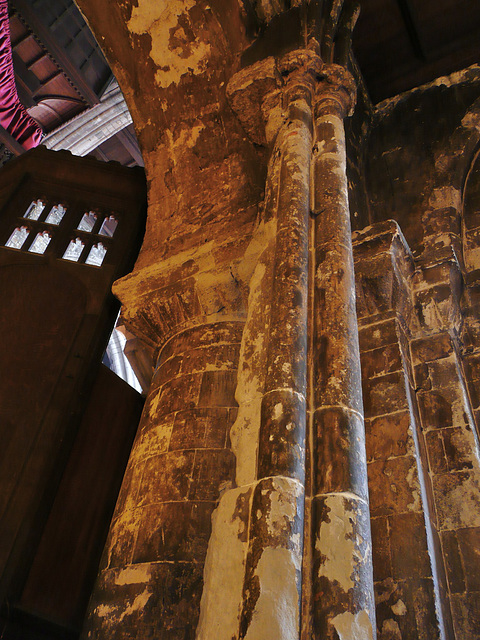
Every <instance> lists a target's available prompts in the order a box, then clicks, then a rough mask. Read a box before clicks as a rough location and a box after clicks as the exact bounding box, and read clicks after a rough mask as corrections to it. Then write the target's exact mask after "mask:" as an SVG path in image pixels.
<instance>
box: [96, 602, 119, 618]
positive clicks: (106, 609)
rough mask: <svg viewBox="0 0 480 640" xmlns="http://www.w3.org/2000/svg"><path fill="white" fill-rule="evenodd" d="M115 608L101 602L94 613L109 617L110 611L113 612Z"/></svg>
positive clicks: (100, 616)
mask: <svg viewBox="0 0 480 640" xmlns="http://www.w3.org/2000/svg"><path fill="white" fill-rule="evenodd" d="M116 610H117V607H114V606H109V605H106V604H101V605H99V606H98V607H97V608H96V609H95V615H96V616H98V617H99V618H107V617H110V616H111V615H112V613H115V611H116Z"/></svg>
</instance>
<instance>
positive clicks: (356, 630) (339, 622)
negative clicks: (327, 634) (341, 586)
mask: <svg viewBox="0 0 480 640" xmlns="http://www.w3.org/2000/svg"><path fill="white" fill-rule="evenodd" d="M332 625H333V626H334V627H335V631H336V632H337V633H338V639H339V640H373V629H372V623H371V620H370V618H369V615H368V613H367V612H366V611H365V610H362V611H359V612H358V613H356V614H355V615H354V614H353V613H351V612H350V611H346V612H345V613H341V614H339V615H338V616H335V617H334V618H332Z"/></svg>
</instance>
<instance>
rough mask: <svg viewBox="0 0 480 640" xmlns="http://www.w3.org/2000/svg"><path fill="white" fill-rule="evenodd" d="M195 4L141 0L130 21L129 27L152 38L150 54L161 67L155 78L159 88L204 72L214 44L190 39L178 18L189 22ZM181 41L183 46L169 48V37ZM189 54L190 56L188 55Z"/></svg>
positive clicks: (187, 0) (185, 0) (191, 1)
mask: <svg viewBox="0 0 480 640" xmlns="http://www.w3.org/2000/svg"><path fill="white" fill-rule="evenodd" d="M195 5H196V0H168V1H163V2H152V1H151V0H138V7H134V9H133V11H132V16H131V18H130V20H129V21H128V28H129V30H130V31H131V32H132V33H136V34H138V35H141V34H144V33H148V34H149V35H150V37H151V41H152V44H151V49H150V57H151V58H152V60H153V61H154V62H155V64H156V65H157V67H158V71H157V72H156V74H155V81H156V83H157V84H158V86H159V87H163V88H166V87H169V86H170V85H171V84H178V83H179V82H180V80H181V77H182V76H183V75H186V74H187V73H191V72H192V71H193V72H202V71H203V69H204V67H205V63H206V62H207V58H208V55H209V54H210V50H211V47H210V45H209V44H207V43H205V42H199V41H198V40H197V41H196V42H189V41H188V39H187V37H186V36H185V32H184V31H183V29H182V28H181V27H179V17H180V16H184V17H185V19H186V20H187V21H188V22H190V18H189V16H188V11H189V10H190V9H192V8H193V7H194V6H195ZM172 34H174V35H175V37H176V40H182V42H183V43H184V46H183V47H180V46H176V47H175V48H173V49H170V47H169V44H170V38H171V35H172ZM187 53H188V55H187Z"/></svg>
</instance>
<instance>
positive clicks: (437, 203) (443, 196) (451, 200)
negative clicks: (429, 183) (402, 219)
mask: <svg viewBox="0 0 480 640" xmlns="http://www.w3.org/2000/svg"><path fill="white" fill-rule="evenodd" d="M428 204H429V205H430V207H431V208H432V209H433V210H435V209H444V208H447V207H453V208H454V209H455V210H456V211H460V209H461V207H462V194H461V193H460V190H459V189H455V187H451V186H449V187H440V188H438V189H434V190H433V192H432V195H431V196H430V198H429V200H428Z"/></svg>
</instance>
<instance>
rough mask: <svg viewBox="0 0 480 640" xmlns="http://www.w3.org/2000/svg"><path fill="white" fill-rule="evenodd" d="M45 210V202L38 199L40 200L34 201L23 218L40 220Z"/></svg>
mask: <svg viewBox="0 0 480 640" xmlns="http://www.w3.org/2000/svg"><path fill="white" fill-rule="evenodd" d="M44 209H45V203H44V202H43V200H41V199H40V198H38V200H33V202H32V203H31V204H30V206H29V207H28V209H27V210H26V211H25V214H24V216H23V217H24V218H28V219H29V220H38V219H39V218H40V216H41V214H42V211H43V210H44Z"/></svg>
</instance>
